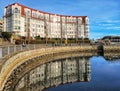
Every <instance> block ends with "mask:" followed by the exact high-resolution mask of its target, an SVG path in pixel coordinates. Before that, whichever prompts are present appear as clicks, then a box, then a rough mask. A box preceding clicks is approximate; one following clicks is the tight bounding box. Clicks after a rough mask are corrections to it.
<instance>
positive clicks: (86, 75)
mask: <svg viewBox="0 0 120 91" xmlns="http://www.w3.org/2000/svg"><path fill="white" fill-rule="evenodd" d="M90 79H91V68H90V61H89V57H88V58H85V57H76V58H72V57H71V58H66V59H61V60H55V61H52V62H48V63H45V64H42V65H40V66H38V67H36V68H35V69H33V70H31V71H29V73H27V74H26V75H25V76H24V77H22V79H21V80H20V81H19V83H18V84H17V85H16V87H15V91H41V90H43V89H45V88H49V87H52V86H57V85H60V84H66V83H73V82H76V81H79V82H87V81H90Z"/></svg>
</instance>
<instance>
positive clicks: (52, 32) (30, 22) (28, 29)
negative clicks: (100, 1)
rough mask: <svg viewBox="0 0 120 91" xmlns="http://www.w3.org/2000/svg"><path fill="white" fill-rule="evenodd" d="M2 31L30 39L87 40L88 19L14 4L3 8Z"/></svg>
mask: <svg viewBox="0 0 120 91" xmlns="http://www.w3.org/2000/svg"><path fill="white" fill-rule="evenodd" d="M4 31H7V32H12V33H15V34H16V35H19V36H25V37H32V38H34V37H35V36H40V37H42V38H45V37H47V38H88V37H89V19H88V17H87V16H65V15H58V14H51V13H47V12H43V11H39V10H36V9H32V8H29V7H27V6H24V5H21V4H19V3H14V4H11V5H8V6H6V7H5V8H4Z"/></svg>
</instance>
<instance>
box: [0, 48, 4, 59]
mask: <svg viewBox="0 0 120 91" xmlns="http://www.w3.org/2000/svg"><path fill="white" fill-rule="evenodd" d="M2 57H3V55H2V48H0V58H2Z"/></svg>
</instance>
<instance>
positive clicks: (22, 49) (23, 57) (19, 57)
mask: <svg viewBox="0 0 120 91" xmlns="http://www.w3.org/2000/svg"><path fill="white" fill-rule="evenodd" d="M103 49H104V51H105V52H110V51H111V52H116V51H117V52H119V51H120V47H119V46H104V47H103ZM74 52H81V53H89V54H91V55H92V54H96V53H97V52H98V46H93V45H68V46H65V45H62V46H54V45H27V46H23V45H17V46H16V45H11V46H1V47H0V91H12V89H11V87H10V86H12V85H13V83H14V81H13V80H14V79H13V78H14V77H16V76H17V74H13V72H15V71H16V70H15V69H17V68H18V67H20V69H19V70H17V71H18V72H19V71H20V70H21V69H22V68H23V69H24V66H25V65H28V64H33V63H35V60H39V61H38V62H39V63H40V62H41V63H44V62H45V61H48V60H50V58H51V55H55V54H58V55H59V54H62V53H64V54H69V53H74ZM64 54H63V56H64ZM42 57H44V58H45V60H42ZM47 58H49V59H47ZM35 65H36V64H33V66H35ZM28 68H29V67H28ZM18 72H17V73H18ZM11 75H12V77H11ZM13 75H14V76H13ZM16 78H17V77H16ZM9 89H11V90H9Z"/></svg>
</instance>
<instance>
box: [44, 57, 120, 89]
mask: <svg viewBox="0 0 120 91" xmlns="http://www.w3.org/2000/svg"><path fill="white" fill-rule="evenodd" d="M90 65H91V79H90V81H88V82H75V83H71V84H65V85H59V86H57V87H52V88H49V89H47V90H44V91H120V60H119V59H117V60H114V61H110V60H105V59H104V58H103V57H101V56H98V57H96V56H93V57H91V58H90Z"/></svg>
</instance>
